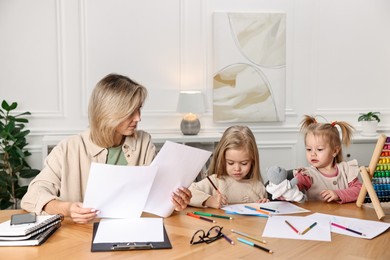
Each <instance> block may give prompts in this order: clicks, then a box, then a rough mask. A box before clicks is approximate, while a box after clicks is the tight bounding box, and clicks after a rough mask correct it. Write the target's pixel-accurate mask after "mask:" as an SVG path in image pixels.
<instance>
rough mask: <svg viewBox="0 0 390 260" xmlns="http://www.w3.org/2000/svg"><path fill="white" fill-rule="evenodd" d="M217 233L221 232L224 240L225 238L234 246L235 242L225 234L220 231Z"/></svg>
mask: <svg viewBox="0 0 390 260" xmlns="http://www.w3.org/2000/svg"><path fill="white" fill-rule="evenodd" d="M217 232H220V233H221V235H222V236H223V238H224V239H225V240H226V241H228V242H229V244H231V245H234V241H233V240H231V239H230V238H229V237H228V236H227V235H225V234H224V233H222V232H221V231H220V230H217Z"/></svg>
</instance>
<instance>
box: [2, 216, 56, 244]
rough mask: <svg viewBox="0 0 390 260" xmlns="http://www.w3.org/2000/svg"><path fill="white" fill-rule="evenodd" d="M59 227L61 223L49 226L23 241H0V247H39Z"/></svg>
mask: <svg viewBox="0 0 390 260" xmlns="http://www.w3.org/2000/svg"><path fill="white" fill-rule="evenodd" d="M53 223H55V222H53ZM60 226H61V222H58V223H56V224H54V225H51V226H49V227H48V228H47V229H45V230H44V231H41V232H40V233H38V234H35V235H32V236H29V238H27V239H23V240H1V239H0V246H39V245H41V244H43V243H44V242H45V241H46V240H47V239H48V238H49V237H50V236H51V235H52V234H53V233H54V232H55V231H56V230H57V229H58V228H59V227H60Z"/></svg>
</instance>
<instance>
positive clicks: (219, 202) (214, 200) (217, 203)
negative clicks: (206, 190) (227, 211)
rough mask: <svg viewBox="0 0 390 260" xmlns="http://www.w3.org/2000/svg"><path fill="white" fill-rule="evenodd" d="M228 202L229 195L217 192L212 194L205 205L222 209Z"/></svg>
mask: <svg viewBox="0 0 390 260" xmlns="http://www.w3.org/2000/svg"><path fill="white" fill-rule="evenodd" d="M227 204H228V200H227V197H226V196H225V195H223V194H221V193H217V194H215V195H213V196H210V197H209V198H208V199H207V200H206V201H205V202H204V206H206V207H209V208H216V209H220V208H222V207H223V206H224V205H227Z"/></svg>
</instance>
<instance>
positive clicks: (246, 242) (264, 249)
mask: <svg viewBox="0 0 390 260" xmlns="http://www.w3.org/2000/svg"><path fill="white" fill-rule="evenodd" d="M237 240H238V241H240V242H242V243H244V244H247V245H249V246H253V247H256V248H258V249H261V250H263V251H265V252H268V253H270V254H272V253H273V252H272V250H270V249H268V248H265V247H262V246H260V245H258V244H255V243H252V242H250V241H248V240H245V239H243V238H241V237H237Z"/></svg>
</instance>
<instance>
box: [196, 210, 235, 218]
mask: <svg viewBox="0 0 390 260" xmlns="http://www.w3.org/2000/svg"><path fill="white" fill-rule="evenodd" d="M193 213H194V214H195V215H199V216H205V217H215V218H224V219H233V218H232V217H229V216H223V215H216V214H211V213H206V212H200V211H195V212H193Z"/></svg>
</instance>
